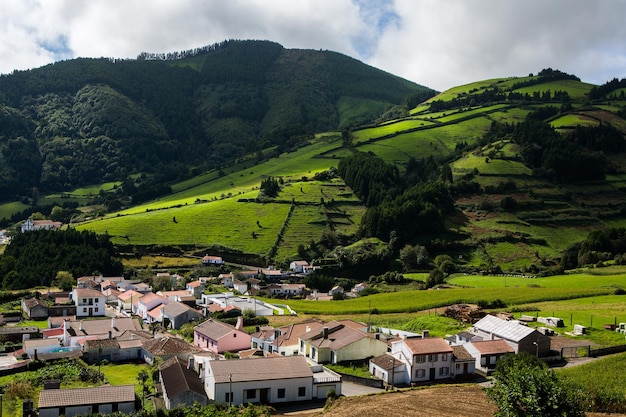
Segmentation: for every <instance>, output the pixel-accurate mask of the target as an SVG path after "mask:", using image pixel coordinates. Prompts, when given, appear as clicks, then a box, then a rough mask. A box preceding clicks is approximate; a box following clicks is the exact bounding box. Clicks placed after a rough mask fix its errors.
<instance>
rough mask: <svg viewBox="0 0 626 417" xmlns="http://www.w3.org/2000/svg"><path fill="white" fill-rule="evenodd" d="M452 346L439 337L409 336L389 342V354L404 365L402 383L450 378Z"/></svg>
mask: <svg viewBox="0 0 626 417" xmlns="http://www.w3.org/2000/svg"><path fill="white" fill-rule="evenodd" d="M452 354H453V349H452V347H451V346H450V345H449V344H448V342H446V341H445V340H444V339H442V338H440V337H426V338H411V339H403V340H399V341H397V342H392V343H391V356H393V357H394V358H395V359H398V360H400V361H402V362H404V364H405V365H406V368H405V369H406V372H405V374H404V378H403V379H404V383H405V384H411V383H419V382H431V381H437V380H444V379H450V378H451V367H452Z"/></svg>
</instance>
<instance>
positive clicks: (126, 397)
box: [39, 385, 137, 417]
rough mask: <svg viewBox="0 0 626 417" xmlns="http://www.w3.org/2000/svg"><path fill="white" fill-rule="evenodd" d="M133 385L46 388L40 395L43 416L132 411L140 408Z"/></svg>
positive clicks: (54, 416) (40, 413)
mask: <svg viewBox="0 0 626 417" xmlns="http://www.w3.org/2000/svg"><path fill="white" fill-rule="evenodd" d="M136 404H137V402H136V397H135V387H134V386H133V385H120V386H101V387H97V388H73V389H45V390H43V391H41V393H40V394H39V416H40V417H60V416H65V417H73V416H76V415H89V414H95V413H102V414H110V413H117V412H120V413H123V414H130V413H132V412H133V411H135V410H136Z"/></svg>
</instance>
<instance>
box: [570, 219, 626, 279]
mask: <svg viewBox="0 0 626 417" xmlns="http://www.w3.org/2000/svg"><path fill="white" fill-rule="evenodd" d="M625 255H626V228H623V227H619V228H610V229H605V230H596V231H593V232H591V233H589V235H587V238H586V239H585V240H583V241H582V242H579V243H576V244H574V245H572V246H570V247H569V248H568V249H567V250H566V251H565V252H564V254H563V256H562V257H561V265H562V266H563V268H564V269H572V268H578V267H582V266H585V265H590V264H596V263H598V262H604V261H608V260H615V261H616V262H618V263H622V264H623V263H625V262H626V258H625V257H624V256H625Z"/></svg>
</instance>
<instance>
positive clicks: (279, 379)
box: [201, 356, 341, 405]
mask: <svg viewBox="0 0 626 417" xmlns="http://www.w3.org/2000/svg"><path fill="white" fill-rule="evenodd" d="M205 363H206V370H205V371H204V372H203V373H204V375H203V376H204V389H205V392H206V393H207V396H208V398H209V400H211V401H215V402H217V403H225V404H232V405H240V404H244V403H264V404H267V403H270V404H273V403H288V402H296V401H309V400H312V399H317V398H320V399H323V398H326V396H327V393H328V392H329V391H330V390H334V391H335V392H336V393H337V394H338V395H341V377H340V376H339V375H338V374H336V373H334V372H332V371H329V370H327V369H326V368H323V367H321V366H317V367H310V366H309V365H308V364H307V361H306V359H305V358H304V357H302V356H275V357H268V358H257V359H240V360H213V361H207V362H205ZM316 371H317V372H316ZM201 376H202V375H201Z"/></svg>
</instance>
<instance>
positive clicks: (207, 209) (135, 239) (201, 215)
mask: <svg viewBox="0 0 626 417" xmlns="http://www.w3.org/2000/svg"><path fill="white" fill-rule="evenodd" d="M288 211H289V204H275V203H266V204H259V203H240V202H237V201H236V200H235V199H232V198H230V199H224V200H218V201H214V202H210V203H202V204H190V205H187V206H182V207H177V208H172V209H168V210H154V211H148V212H143V213H137V214H132V215H125V216H120V217H109V218H105V219H101V220H94V221H90V222H86V223H83V224H81V225H78V226H77V227H76V228H77V229H78V230H83V229H85V230H91V231H94V232H96V233H102V234H104V233H106V234H108V235H110V236H111V240H112V241H113V242H114V243H116V244H122V245H150V244H154V243H157V242H158V243H159V244H162V245H196V246H210V245H221V246H225V247H229V248H233V249H238V250H243V251H245V252H248V253H256V254H261V253H262V254H264V253H265V252H266V251H267V250H268V249H269V248H270V247H272V245H273V244H274V241H275V239H276V236H277V235H278V232H279V231H280V229H281V228H282V226H283V223H284V221H285V219H286V217H287V212H288ZM257 221H259V223H260V225H261V226H260V227H259V226H258V225H257V223H256V222H257ZM252 232H254V235H253V233H252Z"/></svg>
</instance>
